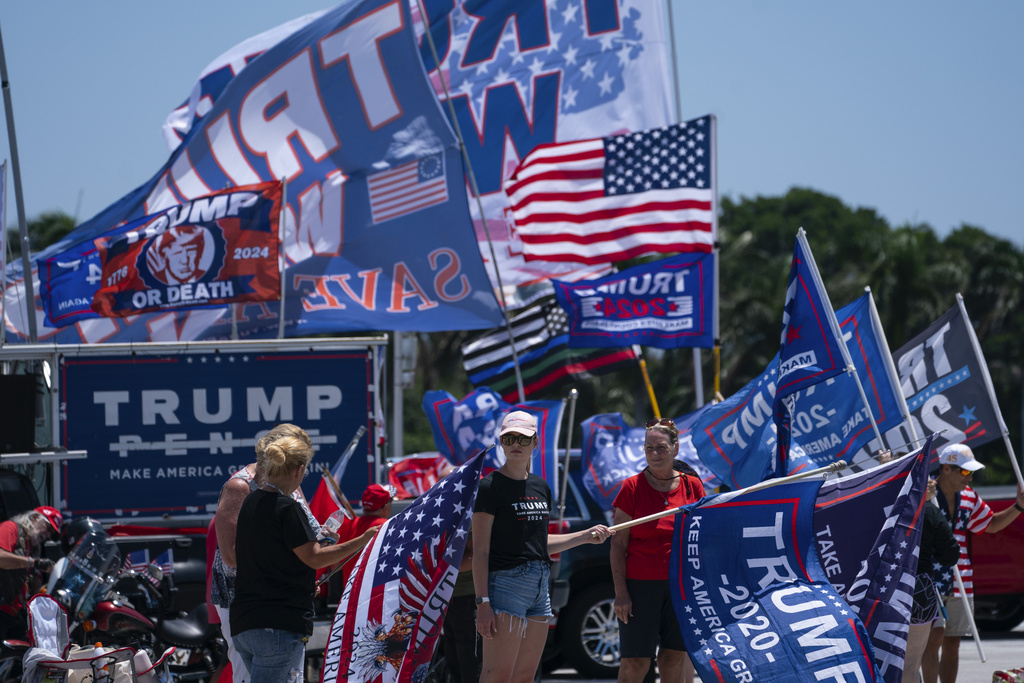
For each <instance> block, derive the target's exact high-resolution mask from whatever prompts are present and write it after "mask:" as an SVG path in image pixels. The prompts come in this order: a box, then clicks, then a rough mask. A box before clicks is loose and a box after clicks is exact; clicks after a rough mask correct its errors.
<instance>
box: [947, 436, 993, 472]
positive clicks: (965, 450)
mask: <svg viewBox="0 0 1024 683" xmlns="http://www.w3.org/2000/svg"><path fill="white" fill-rule="evenodd" d="M939 464H940V465H952V466H953V467H959V468H960V469H963V470H968V471H969V472H977V471H978V470H983V469H985V466H984V465H982V464H981V463H980V462H978V461H977V460H975V459H974V453H973V452H972V451H971V449H970V447H969V446H965V445H964V444H962V443H951V444H949V445H948V446H946V447H945V448H943V449H942V452H941V453H939Z"/></svg>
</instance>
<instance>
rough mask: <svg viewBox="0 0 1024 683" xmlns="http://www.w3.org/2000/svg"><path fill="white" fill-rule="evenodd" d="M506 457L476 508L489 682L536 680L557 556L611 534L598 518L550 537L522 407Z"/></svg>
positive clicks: (547, 507)
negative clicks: (589, 524) (554, 556)
mask: <svg viewBox="0 0 1024 683" xmlns="http://www.w3.org/2000/svg"><path fill="white" fill-rule="evenodd" d="M499 439H500V441H501V448H502V450H503V451H504V453H505V463H504V464H503V465H502V466H501V467H500V468H499V469H497V470H495V471H494V472H491V473H490V474H488V475H487V476H486V477H484V478H483V479H482V480H481V481H480V488H479V489H478V490H477V497H476V505H475V506H474V508H473V510H474V512H473V546H474V547H473V550H474V552H473V587H474V589H475V590H476V604H477V615H476V630H477V633H479V634H480V636H481V637H482V638H483V667H482V668H483V670H482V672H481V675H480V680H481V681H482V682H483V683H494V682H496V681H501V683H508V681H515V682H517V683H518V682H526V681H532V680H533V679H534V675H535V674H536V671H537V666H538V665H539V664H540V657H541V653H542V652H543V650H544V641H545V639H546V637H547V632H548V619H549V618H550V617H551V600H550V597H549V594H548V590H549V584H550V582H551V557H550V555H549V553H559V552H562V551H563V550H568V549H569V548H572V547H575V546H577V545H580V544H583V543H602V542H603V541H604V540H605V539H607V538H608V537H609V536H611V535H612V532H611V531H610V530H609V529H608V527H606V526H604V525H602V524H598V525H597V526H593V527H591V528H589V529H584V530H583V531H577V532H574V533H571V534H551V535H548V521H549V519H550V512H551V488H550V487H549V486H548V484H547V482H546V481H544V479H542V478H541V477H538V476H537V475H536V474H531V473H530V461H531V459H532V456H533V450H534V449H535V448H536V447H537V421H536V420H535V419H534V417H533V415H530V414H529V413H527V412H524V411H522V410H516V411H513V412H511V413H509V414H508V415H506V416H505V420H504V421H503V422H502V423H501V433H500V434H499Z"/></svg>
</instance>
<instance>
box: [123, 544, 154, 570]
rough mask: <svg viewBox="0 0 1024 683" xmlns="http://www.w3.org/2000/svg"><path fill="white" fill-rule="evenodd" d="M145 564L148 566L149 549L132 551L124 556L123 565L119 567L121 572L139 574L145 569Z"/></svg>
mask: <svg viewBox="0 0 1024 683" xmlns="http://www.w3.org/2000/svg"><path fill="white" fill-rule="evenodd" d="M147 564H149V549H148V548H143V549H142V550H133V551H131V552H130V553H127V554H126V555H125V556H124V564H122V565H121V570H122V571H134V572H141V571H142V570H144V569H145V568H146V565H147Z"/></svg>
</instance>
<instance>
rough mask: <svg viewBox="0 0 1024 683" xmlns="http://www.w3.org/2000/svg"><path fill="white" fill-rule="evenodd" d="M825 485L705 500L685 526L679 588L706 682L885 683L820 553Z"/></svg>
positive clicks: (690, 644)
mask: <svg viewBox="0 0 1024 683" xmlns="http://www.w3.org/2000/svg"><path fill="white" fill-rule="evenodd" d="M819 486H821V481H820V480H818V481H813V480H805V481H797V482H791V483H788V484H780V485H778V486H773V487H771V488H768V489H762V490H760V491H754V492H749V493H747V492H736V493H735V494H733V493H726V494H722V495H720V496H717V497H713V498H705V499H704V501H703V502H701V503H697V504H696V505H694V506H693V507H692V508H691V509H690V510H689V512H688V513H687V514H685V515H682V514H681V515H679V516H678V517H677V518H676V526H675V531H674V535H673V539H672V555H671V561H670V569H669V583H670V585H671V591H672V604H673V606H674V607H675V613H676V617H677V618H678V619H679V627H680V630H681V631H682V634H683V640H684V641H685V643H686V650H687V652H689V653H690V658H691V659H692V660H693V664H694V666H695V667H696V669H697V673H698V674H700V677H701V680H704V681H726V680H728V681H739V680H745V681H757V683H766V682H769V683H770V682H772V681H779V682H783V681H784V682H786V683H792V682H793V681H861V682H865V683H866V682H868V681H875V680H876V679H877V677H878V670H877V668H876V666H875V664H874V654H873V652H872V646H871V642H870V640H869V638H868V634H867V632H866V631H865V629H864V625H863V624H862V623H861V620H860V619H859V618H858V617H857V615H856V614H855V613H854V612H853V610H851V609H850V606H849V605H847V604H846V603H845V602H844V601H843V600H842V598H841V597H839V595H837V593H836V591H835V590H834V589H833V587H832V586H831V585H830V584H829V581H828V577H827V575H826V573H825V572H824V570H823V569H822V566H821V564H820V563H819V561H818V553H817V550H816V549H815V546H814V532H813V526H812V516H813V512H814V501H815V497H816V495H817V492H818V487H819Z"/></svg>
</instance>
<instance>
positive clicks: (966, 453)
mask: <svg viewBox="0 0 1024 683" xmlns="http://www.w3.org/2000/svg"><path fill="white" fill-rule="evenodd" d="M984 468H985V466H984V465H982V464H981V463H980V462H978V461H977V459H976V458H975V457H974V453H973V452H972V451H971V449H970V447H968V446H965V445H964V444H950V445H948V446H946V447H945V448H943V449H942V452H940V453H939V472H938V476H937V477H936V484H937V485H938V493H937V495H936V499H937V500H938V502H939V508H940V509H941V510H942V513H943V514H944V515H945V516H946V519H947V521H949V524H950V526H951V527H953V536H955V537H956V540H957V543H958V544H959V545H960V560H959V562H957V564H956V566H957V567H958V568H959V569H960V576H961V578H962V579H963V582H964V591H965V593H966V595H967V601H968V602H969V603H970V605H971V611H972V612H973V611H974V580H973V577H974V571H973V569H972V568H971V558H970V557H969V556H968V554H967V532H968V531H970V532H971V533H972V534H980V533H982V532H985V533H988V534H994V533H996V532H998V531H1002V530H1003V529H1005V528H1006V527H1007V526H1009V525H1010V523H1011V522H1012V521H1013V520H1015V519H1017V516H1018V515H1020V513H1021V512H1024V492H1022V491H1021V490H1020V487H1018V489H1017V500H1015V501H1014V502H1013V505H1011V506H1010V507H1008V508H1006V509H1005V510H1000V511H999V512H992V508H990V507H989V506H988V505H987V504H986V503H985V501H983V500H982V499H981V496H979V495H978V494H977V493H976V492H975V491H974V489H972V488H971V486H970V484H971V482H972V481H973V480H974V473H975V472H977V471H978V470H981V469H984ZM921 569H924V568H923V567H922V568H921ZM940 569H941V571H939V572H938V573H937V574H935V583H936V585H937V587H938V589H939V592H940V593H941V594H942V596H943V598H942V600H943V603H944V604H945V606H946V612H947V614H948V618H947V619H946V623H945V626H942V625H941V622H939V623H940V625H938V626H936V627H935V628H933V629H932V632H931V635H930V636H929V638H928V647H927V648H925V651H924V657H923V658H922V660H921V670H922V672H923V673H924V680H925V683H936V681H937V680H938V681H941V682H942V683H955V681H956V675H957V671H958V669H959V668H960V639H961V638H963V637H964V636H969V635H971V624H970V619H969V618H968V616H967V613H966V611H965V610H964V605H963V600H962V599H961V598H960V592H959V590H958V589H957V587H956V585H955V582H954V581H953V570H952V568H951V567H948V568H947V567H941V568H940ZM940 649H941V659H940Z"/></svg>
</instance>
